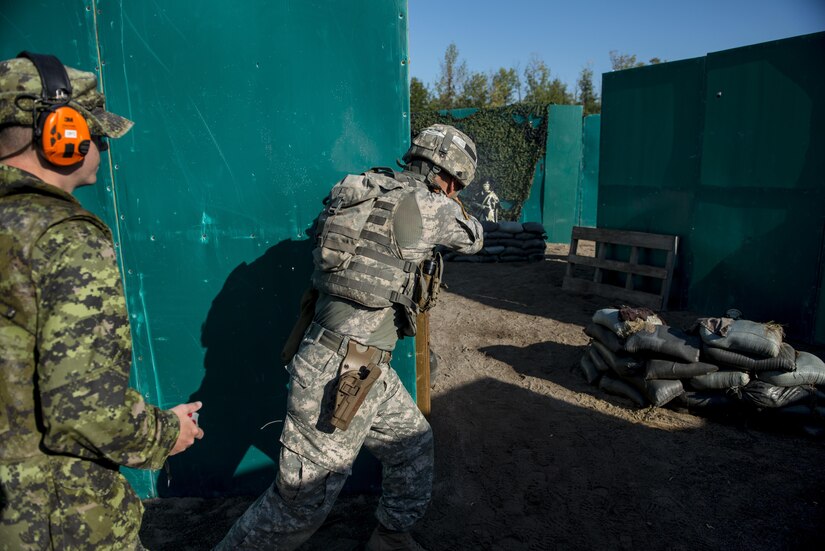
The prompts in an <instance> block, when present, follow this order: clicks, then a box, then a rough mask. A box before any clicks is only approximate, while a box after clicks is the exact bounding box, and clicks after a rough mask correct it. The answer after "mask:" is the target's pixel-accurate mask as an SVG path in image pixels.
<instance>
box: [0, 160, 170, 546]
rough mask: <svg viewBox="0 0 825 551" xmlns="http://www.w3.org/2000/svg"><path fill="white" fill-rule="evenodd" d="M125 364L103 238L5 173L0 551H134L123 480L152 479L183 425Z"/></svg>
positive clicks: (55, 192) (111, 258)
mask: <svg viewBox="0 0 825 551" xmlns="http://www.w3.org/2000/svg"><path fill="white" fill-rule="evenodd" d="M130 364H131V337H130V332H129V322H128V318H127V316H126V305H125V300H124V297H123V289H122V284H121V281H120V274H119V272H118V269H117V264H116V261H115V253H114V248H113V244H112V238H111V233H110V231H109V230H108V228H107V227H106V225H105V224H104V223H103V222H102V221H100V220H99V219H98V218H96V217H95V216H94V215H92V214H91V213H89V212H87V211H85V210H83V209H82V208H81V206H80V204H79V203H78V202H77V200H76V199H75V198H74V197H72V196H71V195H69V194H68V193H65V192H63V191H62V190H60V189H58V188H56V187H54V186H50V185H48V184H46V183H44V182H42V181H40V180H38V179H37V178H35V177H34V176H32V175H31V174H28V173H26V172H24V171H21V170H18V169H16V168H12V167H8V166H5V165H2V164H0V549H55V548H57V549H98V550H99V549H128V548H135V547H138V546H139V542H138V530H139V528H140V522H141V517H142V514H143V506H142V504H141V502H140V500H139V499H138V498H137V496H136V495H135V493H134V492H133V490H132V489H131V487H130V486H129V484H128V483H127V482H126V480H125V479H124V478H123V476H122V475H121V474H120V473H119V472H118V466H119V465H125V466H129V467H138V468H160V467H161V466H162V464H163V462H164V460H165V459H166V457H167V455H168V452H169V450H170V449H171V448H172V446H173V445H174V443H175V441H176V440H177V437H178V432H179V424H178V420H177V417H176V416H175V414H174V413H172V412H170V411H163V410H160V409H158V408H156V407H154V406H149V405H147V404H146V403H144V401H143V399H142V398H141V396H140V394H138V393H137V392H136V391H134V390H133V389H130V388H129V386H128V384H129V368H130Z"/></svg>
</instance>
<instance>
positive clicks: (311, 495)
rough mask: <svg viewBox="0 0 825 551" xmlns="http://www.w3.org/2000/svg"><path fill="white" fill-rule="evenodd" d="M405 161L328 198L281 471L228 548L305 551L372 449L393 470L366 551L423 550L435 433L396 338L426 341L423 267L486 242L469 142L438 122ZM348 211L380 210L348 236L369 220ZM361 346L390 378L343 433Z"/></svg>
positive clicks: (350, 182)
mask: <svg viewBox="0 0 825 551" xmlns="http://www.w3.org/2000/svg"><path fill="white" fill-rule="evenodd" d="M404 161H405V162H406V167H405V170H404V171H403V172H400V173H397V172H394V171H392V170H389V169H373V170H371V171H369V172H367V173H364V174H361V175H351V176H347V177H346V178H345V179H344V180H342V181H341V182H339V184H338V185H336V186H335V187H334V188H333V191H332V192H331V194H330V197H328V198H327V200H326V201H325V204H326V205H327V206H326V208H325V209H324V211H323V212H322V213H321V215H320V216H319V218H318V221H317V223H316V229H315V232H316V242H317V246H316V249H315V250H314V252H313V258H314V261H315V271H314V273H313V276H312V281H313V288H314V289H315V290H316V291H317V292H318V298H317V302H316V304H315V307H314V318H312V323H311V325H310V326H309V328H308V329H307V330H306V332H305V333H303V340H302V341H301V342H300V346H299V347H298V349H297V353H295V355H294V356H293V357H292V359H291V361H290V362H289V363H288V364H287V366H286V369H287V371H288V372H289V374H290V387H289V397H288V404H287V418H286V420H285V423H284V428H283V432H282V434H281V443H282V447H281V455H280V464H279V470H278V474H277V477H276V480H275V482H274V483H273V484H272V486H271V487H270V488H269V489H268V490H267V491H266V492H265V493H264V494H263V495H262V496H260V497H259V498H258V500H257V501H256V502H255V503H254V504H253V505H252V506H250V508H249V509H248V510H247V511H246V512H245V514H244V515H243V516H242V517H241V518H240V519H238V521H237V522H236V523H235V525H234V526H233V527H232V529H231V530H230V532H229V534H228V535H227V536H226V538H225V539H224V540H223V542H221V544H219V545H218V547H217V548H218V549H221V550H226V549H294V548H296V547H298V546H299V545H300V544H301V543H302V542H304V541H306V540H307V539H308V538H309V537H310V536H311V535H312V533H313V532H314V531H315V530H316V529H317V528H318V527H319V526H320V525H321V523H322V522H323V520H324V519H325V517H326V516H327V514H328V513H329V511H330V509H331V508H332V505H333V503H334V501H335V499H336V497H337V495H338V493H339V491H340V490H341V488H342V486H343V484H344V481H345V480H346V478H347V476H348V475H349V474H350V472H351V466H352V463H353V461H354V460H355V457H356V455H357V454H358V452H359V450H360V449H361V446H366V447H367V448H368V449H369V450H370V451H371V452H372V454H373V455H374V456H375V457H377V458H378V459H379V460H380V461H381V462H382V464H383V479H382V497H381V500H380V503H379V506H378V510H377V512H376V516H377V519H378V521H379V524H378V526H377V527H376V529H375V531H374V532H373V534H372V536H371V537H370V540H369V541H368V542H367V547H366V548H367V549H368V550H372V551H386V550H394V549H404V550H406V549H421V547H420V546H419V545H418V544H417V542H415V541H414V540H413V538H412V537H411V536H410V529H411V528H412V526H413V525H414V524H415V523H416V522H417V521H418V520H419V519H420V518H421V517H422V516H423V514H424V511H425V509H426V507H427V505H428V503H429V501H430V495H431V488H432V478H433V437H432V430H431V429H430V425H429V423H427V421H426V419H425V418H424V416H423V415H422V414H421V412H420V411H419V410H418V408H417V406H416V404H415V403H414V402H413V400H412V398H411V396H410V395H409V393H408V392H407V391H406V389H405V388H404V386H403V385H402V383H401V381H400V380H399V377H398V375H397V374H396V372H395V371H394V370H393V369H392V367H391V366H390V364H389V360H390V356H391V351H392V350H393V349H394V348H395V344H396V341H397V339H398V337H399V335H404V334H406V335H413V334H415V318H416V315H417V313H418V312H419V310H420V309H421V308H423V307H425V306H424V305H423V304H422V301H421V300H420V299H421V285H420V283H421V281H422V276H423V275H424V274H423V272H422V266H424V265H426V263H427V262H430V263H432V262H435V263H436V264H438V259H437V258H435V257H434V249H435V248H436V247H439V246H443V247H445V248H447V249H450V250H455V251H458V252H460V253H465V254H472V253H475V252H477V251H478V250H479V249H481V247H482V238H483V234H482V228H481V225H480V224H479V222H478V221H477V220H476V219H475V218H473V217H472V216H470V215H468V214H467V212H466V211H465V210H464V208H463V206H462V205H461V203H460V202H459V201H458V200H457V198H456V195H457V193H458V192H459V191H460V190H461V189H462V188H464V187H465V186H467V185H468V184H469V183H470V181H471V180H472V179H473V175H474V173H475V168H476V152H475V146H474V144H473V142H472V141H471V140H470V138H468V137H467V136H466V135H464V134H463V133H461V132H459V131H458V130H456V129H455V128H453V127H450V126H446V125H434V126H432V127H429V128H427V129H426V130H424V131H423V132H422V133H421V134H419V135H418V136H416V138H414V139H413V144H412V146H411V147H410V149H409V151H408V152H407V154H406V155H405V156H404ZM364 197H370V198H371V199H370V200H364ZM359 201H362V202H359ZM350 204H356V205H364V204H368V205H370V206H369V207H366V208H365V212H363V213H361V214H360V216H361V222H359V223H358V224H359V225H360V226H361V227H360V228H351V227H346V225H345V227H343V228H342V227H341V225H342V224H343V222H342V220H350V221H351V223H355V222H354V221H355V220H356V219H357V218H359V216H358V215H355V216H350V217H347V216H339V214H338V213H343V212H344V211H346V210H347V205H350ZM354 208H360V207H354ZM365 217H366V222H364V221H363V219H364V218H365ZM353 230H356V231H353ZM430 265H431V266H432V264H430ZM436 285H437V283H436ZM416 289H418V291H416ZM424 302H426V301H424ZM353 350H357V352H358V353H359V354H360V355H361V357H362V358H363V357H368V358H369V359H368V360H364V361H363V362H366V361H371V362H373V363H374V364H375V365H376V366H377V368H378V369H379V370H380V375H379V376H378V378H377V380H376V381H375V383H374V384H373V385H372V386H371V387H370V388H369V390H368V391H367V393H366V399H365V401H364V402H363V403H362V404H361V405H360V408H359V409H358V410H357V412H356V414H355V416H354V418H353V419H352V421H351V424H350V425H349V426H348V428H346V430H341V428H340V425H335V423H334V422H331V413H330V410H332V409H333V408H334V402H335V397H336V395H337V394H336V389H337V391H338V392H339V393H340V392H341V391H340V386H341V385H339V384H338V381H339V375H340V373H341V372H342V371H343V370H344V368H345V367H346V366H347V365H348V358H349V357H350V356H349V355H350V354H351V353H353V354H354V352H352V351H353ZM363 362H359V363H358V364H356V365H360V364H361V363H363Z"/></svg>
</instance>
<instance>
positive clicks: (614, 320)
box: [593, 308, 664, 338]
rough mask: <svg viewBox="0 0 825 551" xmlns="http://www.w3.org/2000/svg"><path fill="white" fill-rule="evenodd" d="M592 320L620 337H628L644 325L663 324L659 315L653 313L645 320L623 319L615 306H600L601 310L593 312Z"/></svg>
mask: <svg viewBox="0 0 825 551" xmlns="http://www.w3.org/2000/svg"><path fill="white" fill-rule="evenodd" d="M593 322H594V323H598V324H599V325H601V326H602V327H606V328H607V329H610V330H611V331H613V332H614V333H615V334H616V335H617V336H619V337H621V338H625V337H629V336H630V335H632V334H633V333H635V332H636V331H638V330H640V329H642V328H644V327H652V326H654V325H664V323H663V322H662V320H661V318H659V316H656V315H655V314H654V315H652V316H648V318H647V319H646V320H645V321H642V320H637V321H634V322H630V321H624V320H622V319H621V317H620V316H619V310H618V309H616V308H602V309H601V310H597V311H596V312H595V313H594V314H593Z"/></svg>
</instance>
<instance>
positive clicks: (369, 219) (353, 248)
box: [312, 169, 441, 335]
mask: <svg viewBox="0 0 825 551" xmlns="http://www.w3.org/2000/svg"><path fill="white" fill-rule="evenodd" d="M418 185H424V183H423V182H418V181H417V180H415V179H414V178H413V176H412V175H409V174H405V173H397V172H394V171H392V170H390V169H372V170H370V171H369V172H366V173H364V174H360V175H350V176H347V177H346V178H344V179H343V180H341V181H340V182H339V183H338V184H336V185H335V186H334V187H333V188H332V190H331V191H330V193H329V196H327V198H326V199H324V205H325V207H324V210H323V211H322V212H321V214H320V215H319V216H318V220H317V225H316V228H315V239H316V246H315V249H314V250H313V251H312V257H313V262H314V264H315V271H314V272H313V274H312V284H313V286H314V287H315V288H316V289H318V290H319V291H322V292H324V293H327V294H330V295H334V296H338V297H342V298H346V299H349V300H352V301H354V302H357V303H358V304H361V305H364V306H367V307H369V308H386V307H390V306H395V305H399V306H401V307H402V308H403V311H404V312H405V314H406V317H407V321H408V323H407V327H406V328H404V329H403V332H404V333H405V334H407V335H414V334H415V316H416V315H417V314H418V312H419V311H422V310H427V309H428V308H429V306H430V305H431V304H432V302H433V299H434V296H435V292H434V291H437V289H438V284H439V280H440V274H441V258H440V255H432V256H430V257H428V258H426V259H424V260H423V261H422V262H419V261H410V260H404V259H403V258H401V252H400V248H399V246H398V243H397V241H396V238H395V232H394V228H393V219H394V215H395V212H396V210H397V209H398V205H399V203H400V202H401V199H402V198H403V197H404V196H405V195H406V194H408V193H413V192H414V189H415V187H416V186H418ZM433 263H435V265H436V268H435V270H433V268H432V265H433ZM422 269H423V270H425V271H422ZM427 272H429V273H427ZM431 274H433V275H434V276H433V275H431Z"/></svg>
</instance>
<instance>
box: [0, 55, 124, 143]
mask: <svg viewBox="0 0 825 551" xmlns="http://www.w3.org/2000/svg"><path fill="white" fill-rule="evenodd" d="M66 73H68V76H69V80H70V81H71V84H72V88H73V91H72V98H71V100H70V101H69V106H71V107H74V108H75V109H77V110H78V111H79V112H80V113H81V114H82V115H83V117H84V118H85V119H86V122H87V123H88V125H89V131H90V132H91V133H92V134H96V135H100V136H108V137H110V138H119V137H121V136H123V135H124V134H126V132H128V131H129V129H130V128H132V125H133V124H134V123H133V122H132V121H130V120H128V119H125V118H123V117H121V116H120V115H115V114H114V113H109V112H108V111H106V110H105V108H104V99H105V98H104V97H103V94H101V93H100V92H98V90H97V77H96V76H95V74H94V73H88V72H86V71H79V70H77V69H73V68H71V67H66ZM42 90H43V85H42V82H41V80H40V73H38V72H37V68H36V67H35V65H34V63H32V62H31V61H30V60H28V59H24V58H16V59H8V60H6V61H0V125H9V124H10V125H20V126H31V125H32V116H33V108H34V99H33V97H40V96H41V94H42ZM21 96H22V97H21ZM32 96H33V97H32Z"/></svg>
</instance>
